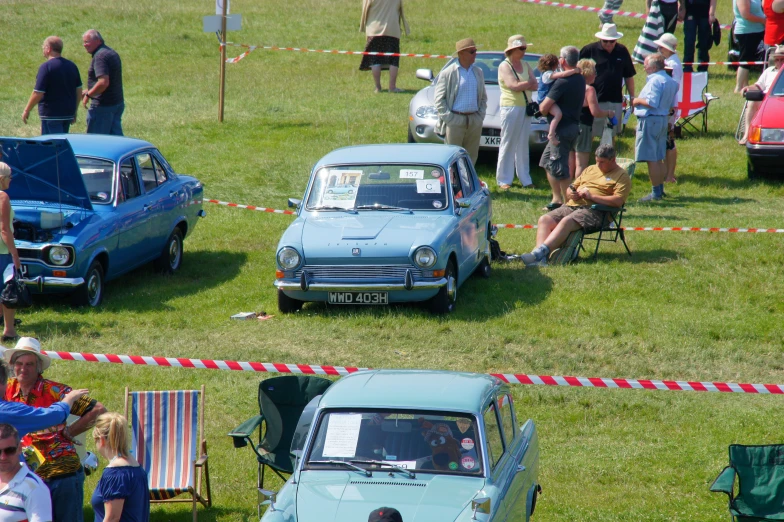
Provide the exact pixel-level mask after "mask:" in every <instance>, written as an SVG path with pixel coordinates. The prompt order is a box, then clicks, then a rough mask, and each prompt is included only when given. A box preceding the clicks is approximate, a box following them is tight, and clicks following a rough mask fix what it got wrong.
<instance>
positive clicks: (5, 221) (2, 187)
mask: <svg viewBox="0 0 784 522" xmlns="http://www.w3.org/2000/svg"><path fill="white" fill-rule="evenodd" d="M10 186H11V167H9V166H8V164H6V163H3V162H1V161H0V236H2V238H3V240H2V241H0V274H2V277H3V278H5V270H6V268H7V267H8V266H10V265H11V264H12V263H13V267H14V268H15V269H16V270H21V269H22V262H21V261H19V252H17V251H16V245H15V244H14V209H13V208H11V199H10V198H9V197H8V194H6V193H5V191H6V190H8V187H10ZM3 281H5V280H3ZM3 285H5V282H3ZM1 288H2V287H0V289H1ZM0 306H1V305H0ZM14 314H15V311H14V310H13V309H12V308H6V307H5V306H3V342H4V343H7V342H9V341H16V340H17V339H18V338H19V337H18V336H17V335H16V322H15V320H14Z"/></svg>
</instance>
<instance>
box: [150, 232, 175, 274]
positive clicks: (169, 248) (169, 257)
mask: <svg viewBox="0 0 784 522" xmlns="http://www.w3.org/2000/svg"><path fill="white" fill-rule="evenodd" d="M181 266H182V231H181V230H180V229H179V228H175V229H174V230H173V231H172V233H171V235H170V236H169V239H167V240H166V246H165V247H163V252H161V257H159V258H158V259H156V260H155V267H156V268H157V269H158V271H160V272H163V273H164V274H173V273H174V272H176V271H177V270H179V268H180V267H181Z"/></svg>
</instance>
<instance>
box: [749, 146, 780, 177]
mask: <svg viewBox="0 0 784 522" xmlns="http://www.w3.org/2000/svg"><path fill="white" fill-rule="evenodd" d="M746 154H747V156H748V161H749V163H750V164H751V166H752V168H753V170H754V172H755V173H756V174H766V175H780V176H782V177H784V167H783V166H782V164H784V146H782V145H754V144H751V143H749V144H747V145H746Z"/></svg>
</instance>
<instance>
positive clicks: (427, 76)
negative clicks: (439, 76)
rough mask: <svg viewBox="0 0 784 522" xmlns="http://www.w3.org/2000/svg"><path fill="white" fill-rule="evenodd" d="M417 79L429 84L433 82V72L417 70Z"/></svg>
mask: <svg viewBox="0 0 784 522" xmlns="http://www.w3.org/2000/svg"><path fill="white" fill-rule="evenodd" d="M416 77H417V78H419V79H420V80H426V81H428V82H432V81H433V78H434V76H433V71H432V70H431V69H417V71H416Z"/></svg>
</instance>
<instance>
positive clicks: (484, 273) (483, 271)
mask: <svg viewBox="0 0 784 522" xmlns="http://www.w3.org/2000/svg"><path fill="white" fill-rule="evenodd" d="M492 272H493V269H492V267H491V266H490V260H489V259H487V256H485V257H483V258H482V262H481V263H479V266H477V267H476V272H474V273H475V274H477V275H479V276H481V277H482V279H490V274H491V273H492Z"/></svg>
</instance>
